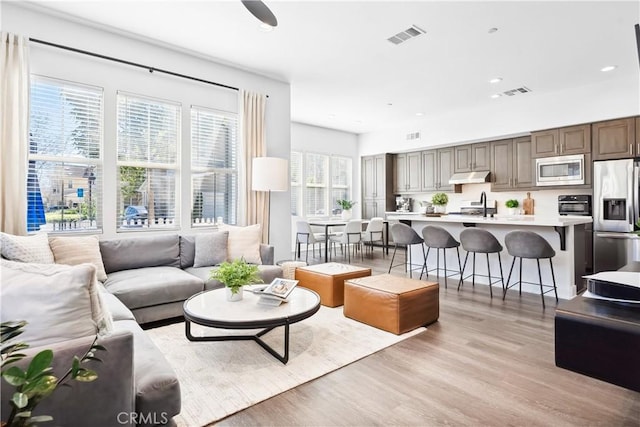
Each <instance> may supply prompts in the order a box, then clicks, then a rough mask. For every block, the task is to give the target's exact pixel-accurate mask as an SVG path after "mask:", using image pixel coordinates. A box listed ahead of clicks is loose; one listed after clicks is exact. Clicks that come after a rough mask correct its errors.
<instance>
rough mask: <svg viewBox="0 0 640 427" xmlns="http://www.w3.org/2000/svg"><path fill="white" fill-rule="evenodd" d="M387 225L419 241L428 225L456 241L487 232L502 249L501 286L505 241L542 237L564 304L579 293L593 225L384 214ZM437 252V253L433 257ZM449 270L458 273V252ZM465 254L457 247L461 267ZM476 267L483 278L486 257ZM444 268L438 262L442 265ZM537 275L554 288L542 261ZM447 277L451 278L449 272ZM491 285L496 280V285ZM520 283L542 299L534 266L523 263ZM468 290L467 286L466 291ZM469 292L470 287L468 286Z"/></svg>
mask: <svg viewBox="0 0 640 427" xmlns="http://www.w3.org/2000/svg"><path fill="white" fill-rule="evenodd" d="M386 217H387V220H389V221H394V220H396V221H400V222H403V223H405V224H408V225H410V226H411V227H412V228H413V229H414V230H416V231H417V232H418V234H420V235H421V236H422V229H423V228H424V227H425V226H427V225H438V226H441V227H443V228H445V229H446V230H447V231H449V233H451V235H453V237H454V238H455V239H457V240H458V241H459V240H460V232H461V231H462V230H464V229H465V227H479V228H484V229H486V230H487V231H489V232H491V233H492V234H493V235H494V236H496V238H497V239H498V241H500V243H501V244H502V246H503V247H504V250H503V252H502V253H501V254H500V257H501V259H502V268H503V272H504V280H505V284H506V281H507V277H508V275H509V268H510V267H511V261H512V258H511V256H510V255H509V254H508V252H507V248H506V246H505V244H504V237H505V236H506V235H507V234H508V233H509V232H511V231H514V230H529V231H533V232H535V233H538V234H539V235H541V236H542V237H544V238H545V239H546V240H547V241H548V242H549V243H550V244H551V246H552V247H553V249H554V250H555V251H556V256H555V257H553V268H554V273H555V278H556V285H557V287H558V297H559V298H563V299H571V298H573V297H574V296H575V295H576V293H577V291H578V289H582V283H583V282H582V276H583V275H584V274H585V259H586V257H585V246H586V245H585V242H586V240H585V239H586V237H585V224H590V223H591V222H592V218H591V217H585V216H580V217H578V216H542V215H498V216H494V217H486V218H485V217H482V216H477V215H443V216H425V215H420V214H418V215H416V214H415V213H408V214H405V213H395V212H388V213H387V214H386ZM412 250H413V251H414V252H413V253H412V257H413V259H420V258H421V256H422V250H421V249H420V248H419V247H418V246H415V247H413V248H412ZM431 252H435V251H431ZM446 252H447V267H448V268H449V269H451V268H457V266H458V260H457V257H456V251H454V250H448V251H446ZM465 254H466V253H465V251H464V249H462V246H461V247H460V262H461V263H464V256H465ZM478 261H479V262H476V274H484V275H486V274H487V269H486V259H485V257H484V256H481V257H480V258H478ZM440 262H441V265H442V260H441V261H440ZM490 263H491V273H492V276H493V275H496V274H498V275H499V272H500V266H499V264H498V260H497V258H496V257H494V256H492V257H490ZM427 267H428V269H429V270H431V269H432V268H435V267H436V256H435V253H434V254H432V253H430V254H429V259H428V260H427ZM540 267H541V268H540V269H541V272H542V283H543V284H549V285H550V284H552V281H551V271H550V269H549V264H548V262H547V261H546V260H541V262H540ZM449 274H451V272H449ZM468 274H471V257H470V259H469V262H468V263H467V268H466V270H465V276H466V275H468ZM517 277H518V263H517V262H516V265H515V266H514V269H513V274H512V277H511V283H513V282H514V281H517V280H518V278H517ZM451 278H452V279H454V280H456V279H459V276H452V277H451ZM494 280H495V279H494ZM522 281H523V282H531V283H523V284H522V290H523V291H525V292H531V293H536V294H539V293H540V288H539V285H538V284H537V283H538V281H539V279H538V270H537V267H536V262H535V260H527V259H525V260H523V264H522ZM476 283H481V284H487V283H488V280H487V278H486V277H481V276H476ZM466 285H467V284H466V283H465V286H466ZM469 286H470V284H469ZM493 286H498V287H500V286H501V284H500V283H499V282H498V283H494V285H493ZM517 292H518V291H517V289H516V288H514V289H511V290H510V291H509V292H508V293H507V299H509V297H510V296H512V297H513V296H515V297H517Z"/></svg>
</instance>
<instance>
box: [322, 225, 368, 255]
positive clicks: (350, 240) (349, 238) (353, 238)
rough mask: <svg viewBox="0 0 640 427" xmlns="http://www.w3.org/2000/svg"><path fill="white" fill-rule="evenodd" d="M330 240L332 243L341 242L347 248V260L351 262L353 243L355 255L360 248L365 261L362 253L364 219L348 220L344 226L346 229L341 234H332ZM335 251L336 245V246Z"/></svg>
mask: <svg viewBox="0 0 640 427" xmlns="http://www.w3.org/2000/svg"><path fill="white" fill-rule="evenodd" d="M329 242H330V243H331V244H332V245H335V244H336V243H339V244H340V245H344V246H346V248H347V262H349V263H351V246H352V245H353V251H354V252H353V255H354V256H355V254H356V251H357V250H358V249H360V254H361V256H362V260H363V261H364V255H362V220H360V219H352V220H350V221H349V222H347V225H346V226H345V227H344V231H343V232H342V234H341V235H339V236H330V238H329ZM334 253H335V247H334Z"/></svg>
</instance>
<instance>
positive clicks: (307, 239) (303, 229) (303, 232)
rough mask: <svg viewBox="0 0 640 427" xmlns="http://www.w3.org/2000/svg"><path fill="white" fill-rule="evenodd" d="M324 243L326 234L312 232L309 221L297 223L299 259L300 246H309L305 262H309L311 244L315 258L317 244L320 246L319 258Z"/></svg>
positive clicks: (297, 251) (298, 256)
mask: <svg viewBox="0 0 640 427" xmlns="http://www.w3.org/2000/svg"><path fill="white" fill-rule="evenodd" d="M323 241H324V234H322V233H314V232H313V230H311V226H310V225H309V223H308V222H307V221H303V220H300V221H296V255H297V257H296V258H297V259H300V245H301V244H302V243H305V244H306V245H307V248H306V255H305V261H306V262H308V261H309V244H311V251H312V252H313V256H314V257H315V256H316V252H315V248H316V243H317V244H319V245H320V246H319V248H318V256H320V254H321V252H322V242H323Z"/></svg>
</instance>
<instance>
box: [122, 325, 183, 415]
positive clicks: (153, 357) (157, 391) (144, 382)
mask: <svg viewBox="0 0 640 427" xmlns="http://www.w3.org/2000/svg"><path fill="white" fill-rule="evenodd" d="M115 328H116V330H117V331H130V332H132V333H133V366H134V367H135V369H134V386H135V393H136V412H137V413H139V414H145V416H148V417H149V418H150V419H152V420H153V419H155V420H162V418H161V417H162V416H164V417H166V418H169V419H170V418H172V417H174V416H175V415H178V413H180V407H181V400H180V399H181V395H180V383H179V382H178V377H177V376H176V373H175V371H174V370H173V368H172V367H171V365H170V364H169V362H167V359H165V357H164V355H163V354H162V353H161V352H160V350H158V347H156V346H155V344H154V343H153V341H151V339H150V338H149V337H148V336H147V334H145V333H144V331H143V330H142V329H141V328H140V326H139V325H138V324H137V323H136V322H135V321H133V320H123V321H120V322H116V323H115ZM185 340H186V339H185ZM185 342H186V341H185ZM152 414H153V415H154V416H153V417H152V416H151V415H152Z"/></svg>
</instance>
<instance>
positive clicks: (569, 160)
mask: <svg viewBox="0 0 640 427" xmlns="http://www.w3.org/2000/svg"><path fill="white" fill-rule="evenodd" d="M584 173H585V170H584V154H577V155H574V156H558V157H542V158H539V159H536V185H537V186H545V185H580V184H584Z"/></svg>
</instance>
